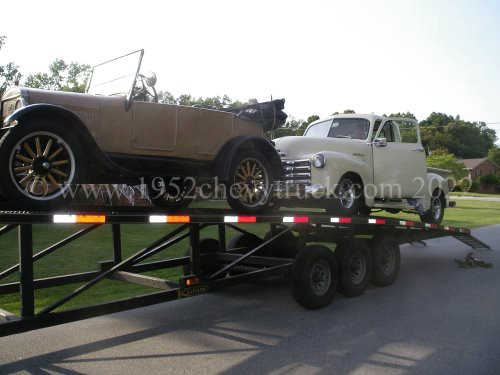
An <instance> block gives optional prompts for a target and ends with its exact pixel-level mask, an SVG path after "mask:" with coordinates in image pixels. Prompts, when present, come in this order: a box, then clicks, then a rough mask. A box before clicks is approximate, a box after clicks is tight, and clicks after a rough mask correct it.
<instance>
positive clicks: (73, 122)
mask: <svg viewBox="0 0 500 375" xmlns="http://www.w3.org/2000/svg"><path fill="white" fill-rule="evenodd" d="M33 118H37V119H52V120H55V121H57V122H58V123H60V124H61V125H60V126H71V127H72V129H73V130H74V132H75V135H76V137H77V138H78V139H79V140H80V142H81V143H82V144H83V146H84V147H85V150H86V151H87V155H89V159H88V162H89V164H91V165H93V166H94V167H96V166H99V167H101V168H96V169H93V170H94V172H95V174H96V175H98V174H103V173H108V172H115V173H118V174H128V171H125V170H122V168H120V167H119V166H117V165H116V164H115V163H113V162H112V161H111V160H110V159H109V158H108V157H107V156H106V155H105V154H104V153H103V152H102V150H101V149H100V148H99V146H98V145H97V142H96V141H95V139H94V137H92V135H91V134H90V131H89V129H88V128H87V126H86V125H85V124H84V123H83V121H82V120H81V119H80V118H79V117H78V116H77V115H76V114H75V113H73V112H71V111H70V110H69V109H67V108H64V107H61V106H57V105H53V104H32V105H29V106H26V107H23V108H20V109H18V110H17V111H16V112H14V113H13V114H12V115H10V116H9V117H7V118H6V119H5V121H4V127H6V128H8V129H10V131H15V129H16V128H17V127H21V126H24V125H25V124H26V123H28V122H29V120H30V119H33ZM103 169H104V171H103Z"/></svg>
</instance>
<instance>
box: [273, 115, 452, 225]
mask: <svg viewBox="0 0 500 375" xmlns="http://www.w3.org/2000/svg"><path fill="white" fill-rule="evenodd" d="M274 142H275V146H276V148H277V151H279V153H280V156H281V158H282V162H283V166H284V168H285V177H284V179H283V180H282V181H280V183H279V184H278V185H279V186H278V192H279V196H280V198H283V199H280V204H281V205H282V206H286V205H291V206H299V205H300V206H317V207H323V208H325V209H326V210H327V211H329V212H332V213H337V214H342V215H349V216H351V215H357V214H369V213H370V211H371V210H372V209H374V210H386V211H388V212H391V213H397V212H399V211H409V212H412V213H416V214H419V215H420V218H421V220H422V221H424V222H429V223H440V222H441V221H442V219H443V215H444V209H445V207H448V206H450V205H451V206H452V205H453V202H451V203H450V202H449V196H448V195H449V194H448V193H449V186H448V181H447V179H446V178H445V177H444V176H443V175H445V174H446V172H447V171H445V170H438V169H436V168H427V166H426V157H425V152H424V148H423V146H422V144H421V140H420V131H419V127H418V123H417V122H416V121H415V120H414V119H396V118H386V117H383V116H376V115H373V114H368V115H360V114H343V115H336V116H332V117H328V118H325V119H321V120H318V121H315V122H313V123H311V124H310V125H309V126H308V128H307V129H306V131H305V133H304V135H303V136H300V137H299V136H296V137H283V138H279V139H276V140H274Z"/></svg>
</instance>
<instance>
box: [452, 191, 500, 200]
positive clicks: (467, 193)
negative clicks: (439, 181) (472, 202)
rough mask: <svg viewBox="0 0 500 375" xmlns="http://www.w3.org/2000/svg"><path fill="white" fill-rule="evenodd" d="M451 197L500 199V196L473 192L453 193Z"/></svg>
mask: <svg viewBox="0 0 500 375" xmlns="http://www.w3.org/2000/svg"><path fill="white" fill-rule="evenodd" d="M451 196H457V197H491V198H500V194H491V193H472V192H464V191H454V192H452V193H451Z"/></svg>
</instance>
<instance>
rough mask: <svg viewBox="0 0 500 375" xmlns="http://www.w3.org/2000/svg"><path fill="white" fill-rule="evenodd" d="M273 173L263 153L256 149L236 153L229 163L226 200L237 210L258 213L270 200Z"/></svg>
mask: <svg viewBox="0 0 500 375" xmlns="http://www.w3.org/2000/svg"><path fill="white" fill-rule="evenodd" d="M273 181H274V173H273V169H272V167H271V165H270V163H269V162H268V161H267V159H266V158H265V156H264V155H262V154H261V153H260V152H258V151H256V150H248V151H243V152H241V153H238V155H237V156H236V157H235V159H234V160H233V162H232V164H231V171H230V175H229V194H228V197H227V201H228V203H229V205H230V206H231V208H233V209H234V210H236V211H238V212H244V213H249V214H258V213H261V212H263V211H264V210H265V209H266V208H267V205H268V203H269V201H270V200H271V197H272V193H273V191H272V189H273Z"/></svg>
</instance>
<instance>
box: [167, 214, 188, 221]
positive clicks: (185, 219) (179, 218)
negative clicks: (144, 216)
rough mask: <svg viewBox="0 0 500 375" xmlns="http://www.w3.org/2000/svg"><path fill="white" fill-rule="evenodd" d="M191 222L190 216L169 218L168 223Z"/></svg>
mask: <svg viewBox="0 0 500 375" xmlns="http://www.w3.org/2000/svg"><path fill="white" fill-rule="evenodd" d="M190 221H191V218H190V217H189V216H175V215H173V216H167V223H189V222H190Z"/></svg>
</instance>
